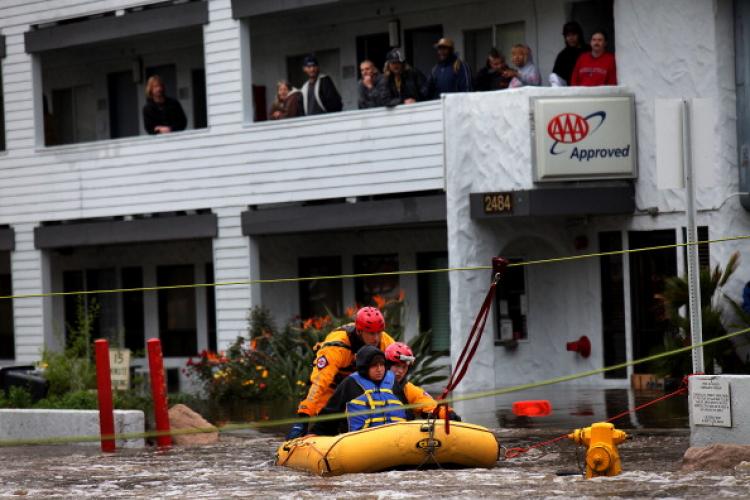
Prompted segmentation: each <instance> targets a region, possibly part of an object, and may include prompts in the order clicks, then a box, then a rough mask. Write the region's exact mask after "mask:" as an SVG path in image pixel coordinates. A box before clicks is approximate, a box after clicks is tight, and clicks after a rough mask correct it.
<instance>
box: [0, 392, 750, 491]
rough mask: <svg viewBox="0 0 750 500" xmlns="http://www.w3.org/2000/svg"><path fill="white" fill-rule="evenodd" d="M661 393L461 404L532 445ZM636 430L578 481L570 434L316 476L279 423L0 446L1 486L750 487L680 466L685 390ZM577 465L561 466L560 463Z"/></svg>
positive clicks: (476, 418) (468, 417)
mask: <svg viewBox="0 0 750 500" xmlns="http://www.w3.org/2000/svg"><path fill="white" fill-rule="evenodd" d="M659 395H660V394H659V393H645V392H633V391H628V390H621V389H614V390H602V389H586V388H573V387H555V388H554V390H552V388H541V389H537V390H535V391H527V392H525V393H523V395H522V396H521V395H516V394H509V395H505V396H500V397H497V398H494V399H485V400H477V401H467V402H463V403H459V404H457V405H456V408H457V410H459V413H461V415H462V416H463V417H464V420H465V421H470V422H473V423H478V424H481V425H485V426H487V427H490V428H493V429H498V430H497V431H496V435H497V436H498V439H499V440H500V443H501V445H502V446H504V447H516V446H528V445H530V444H533V443H536V442H539V441H543V440H547V439H550V438H552V437H556V436H558V435H560V434H561V433H567V432H570V430H571V429H573V428H576V427H582V426H587V425H589V424H591V423H592V422H596V421H601V420H604V419H606V418H608V417H611V416H613V415H616V414H618V413H620V412H622V411H624V410H627V409H632V408H634V407H635V406H637V405H639V404H642V403H644V402H646V401H649V400H651V399H653V398H655V397H658V396H659ZM522 399H547V400H549V401H550V402H551V404H552V407H553V412H552V414H551V415H550V416H548V417H543V418H534V419H532V418H528V417H518V416H515V415H513V413H512V412H511V410H510V408H511V405H512V403H513V402H514V401H518V400H522ZM292 411H293V408H292V406H289V407H287V405H283V404H278V403H274V404H272V405H268V404H262V405H253V406H246V407H243V408H234V409H231V411H229V410H225V411H223V412H219V413H217V414H215V415H214V418H215V419H216V420H219V421H229V420H237V419H240V420H244V421H248V420H273V419H276V418H283V417H287V416H289V415H290V413H291V412H292ZM617 425H618V427H621V428H626V429H628V432H631V433H632V434H633V436H634V437H633V439H632V440H629V441H627V442H626V443H624V444H623V445H621V446H620V451H621V455H622V463H623V471H624V473H623V474H621V475H620V476H617V477H614V478H599V479H595V480H584V479H582V477H581V475H580V474H579V473H578V472H579V471H580V463H581V461H582V457H583V450H582V449H578V450H577V449H576V447H575V446H574V445H573V444H572V443H570V442H568V441H567V440H564V441H560V442H559V443H556V444H554V445H552V446H549V447H546V448H544V449H541V450H532V451H531V452H529V453H528V454H525V455H522V456H521V457H518V458H515V459H512V460H501V461H499V462H498V463H497V466H496V467H495V468H493V469H488V470H476V469H474V470H439V469H437V470H424V471H397V472H396V471H393V472H385V473H379V474H369V475H365V474H354V475H349V476H342V477H335V478H320V477H315V476H312V475H309V474H306V473H301V472H297V471H293V470H289V469H286V468H280V467H276V466H274V465H273V455H274V453H275V450H276V448H277V447H278V445H279V444H280V443H281V440H282V435H283V434H282V432H283V431H284V430H285V429H266V430H264V432H262V433H261V432H257V431H243V432H236V433H232V434H222V436H221V442H220V443H218V444H216V445H212V446H204V447H195V448H177V447H175V448H172V449H170V450H167V451H159V450H155V449H153V448H147V449H142V450H122V451H118V452H117V453H116V454H112V455H104V454H101V453H100V452H99V451H98V448H96V447H89V448H83V447H70V446H58V447H25V448H5V449H0V460H1V461H2V462H1V463H2V466H1V467H0V496H21V495H23V496H53V497H55V496H57V497H76V498H78V497H111V498H120V497H135V496H137V497H167V496H176V497H190V498H228V497H247V496H257V497H264V498H267V497H281V498H297V497H319V496H321V495H326V496H332V497H339V498H341V497H365V498H392V497H397V498H411V497H417V498H418V497H434V496H435V495H439V496H441V497H446V498H467V497H469V498H470V497H479V496H488V497H505V496H508V497H518V496H523V497H558V496H563V497H583V498H586V497H612V496H617V497H626V498H627V497H641V496H659V497H675V498H684V497H708V498H714V497H717V496H735V497H740V498H747V497H748V496H750V468H744V469H738V470H728V471H723V472H720V473H716V472H697V473H682V472H679V466H680V461H681V458H682V455H683V453H684V452H685V450H686V449H687V447H688V441H689V431H688V430H687V429H686V427H687V401H686V398H685V397H684V396H680V397H677V398H674V399H671V400H668V401H666V402H663V403H659V404H658V405H655V406H653V407H651V408H647V409H645V410H642V411H640V412H638V414H637V415H630V416H627V417H625V418H623V419H621V420H619V421H618V423H617ZM561 472H562V473H573V475H558V473H561Z"/></svg>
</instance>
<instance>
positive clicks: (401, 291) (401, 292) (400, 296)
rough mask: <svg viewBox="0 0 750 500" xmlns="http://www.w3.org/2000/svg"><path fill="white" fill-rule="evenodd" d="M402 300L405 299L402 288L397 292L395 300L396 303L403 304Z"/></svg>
mask: <svg viewBox="0 0 750 500" xmlns="http://www.w3.org/2000/svg"><path fill="white" fill-rule="evenodd" d="M404 298H406V292H405V291H404V289H403V288H402V289H401V290H399V292H398V299H397V301H398V302H403V301H404Z"/></svg>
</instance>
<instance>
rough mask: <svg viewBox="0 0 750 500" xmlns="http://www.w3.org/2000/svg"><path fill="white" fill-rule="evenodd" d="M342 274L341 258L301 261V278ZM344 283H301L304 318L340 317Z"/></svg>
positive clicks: (302, 313)
mask: <svg viewBox="0 0 750 500" xmlns="http://www.w3.org/2000/svg"><path fill="white" fill-rule="evenodd" d="M338 274H341V257H338V256H335V257H304V258H300V259H299V276H301V277H304V278H309V277H314V276H335V275H338ZM342 287H343V283H342V281H341V280H340V279H337V280H311V281H300V283H299V306H300V316H301V317H302V318H311V317H313V316H326V315H328V314H334V315H336V316H340V315H341V313H342V310H343V293H342Z"/></svg>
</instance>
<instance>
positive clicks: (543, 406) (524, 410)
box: [513, 399, 552, 417]
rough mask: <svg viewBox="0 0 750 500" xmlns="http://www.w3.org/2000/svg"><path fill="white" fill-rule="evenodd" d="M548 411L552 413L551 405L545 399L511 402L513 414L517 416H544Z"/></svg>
mask: <svg viewBox="0 0 750 500" xmlns="http://www.w3.org/2000/svg"><path fill="white" fill-rule="evenodd" d="M550 413H552V405H551V404H550V402H549V401H547V400H546V399H537V400H532V401H516V402H515V403H513V414H514V415H518V416H519V417H546V416H547V415H549V414H550Z"/></svg>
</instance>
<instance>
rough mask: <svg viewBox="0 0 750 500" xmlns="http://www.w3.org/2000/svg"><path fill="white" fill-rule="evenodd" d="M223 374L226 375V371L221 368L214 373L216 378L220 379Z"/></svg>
mask: <svg viewBox="0 0 750 500" xmlns="http://www.w3.org/2000/svg"><path fill="white" fill-rule="evenodd" d="M223 376H225V373H224V372H223V371H221V370H217V371H216V373H214V378H215V379H220V378H222V377H223Z"/></svg>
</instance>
